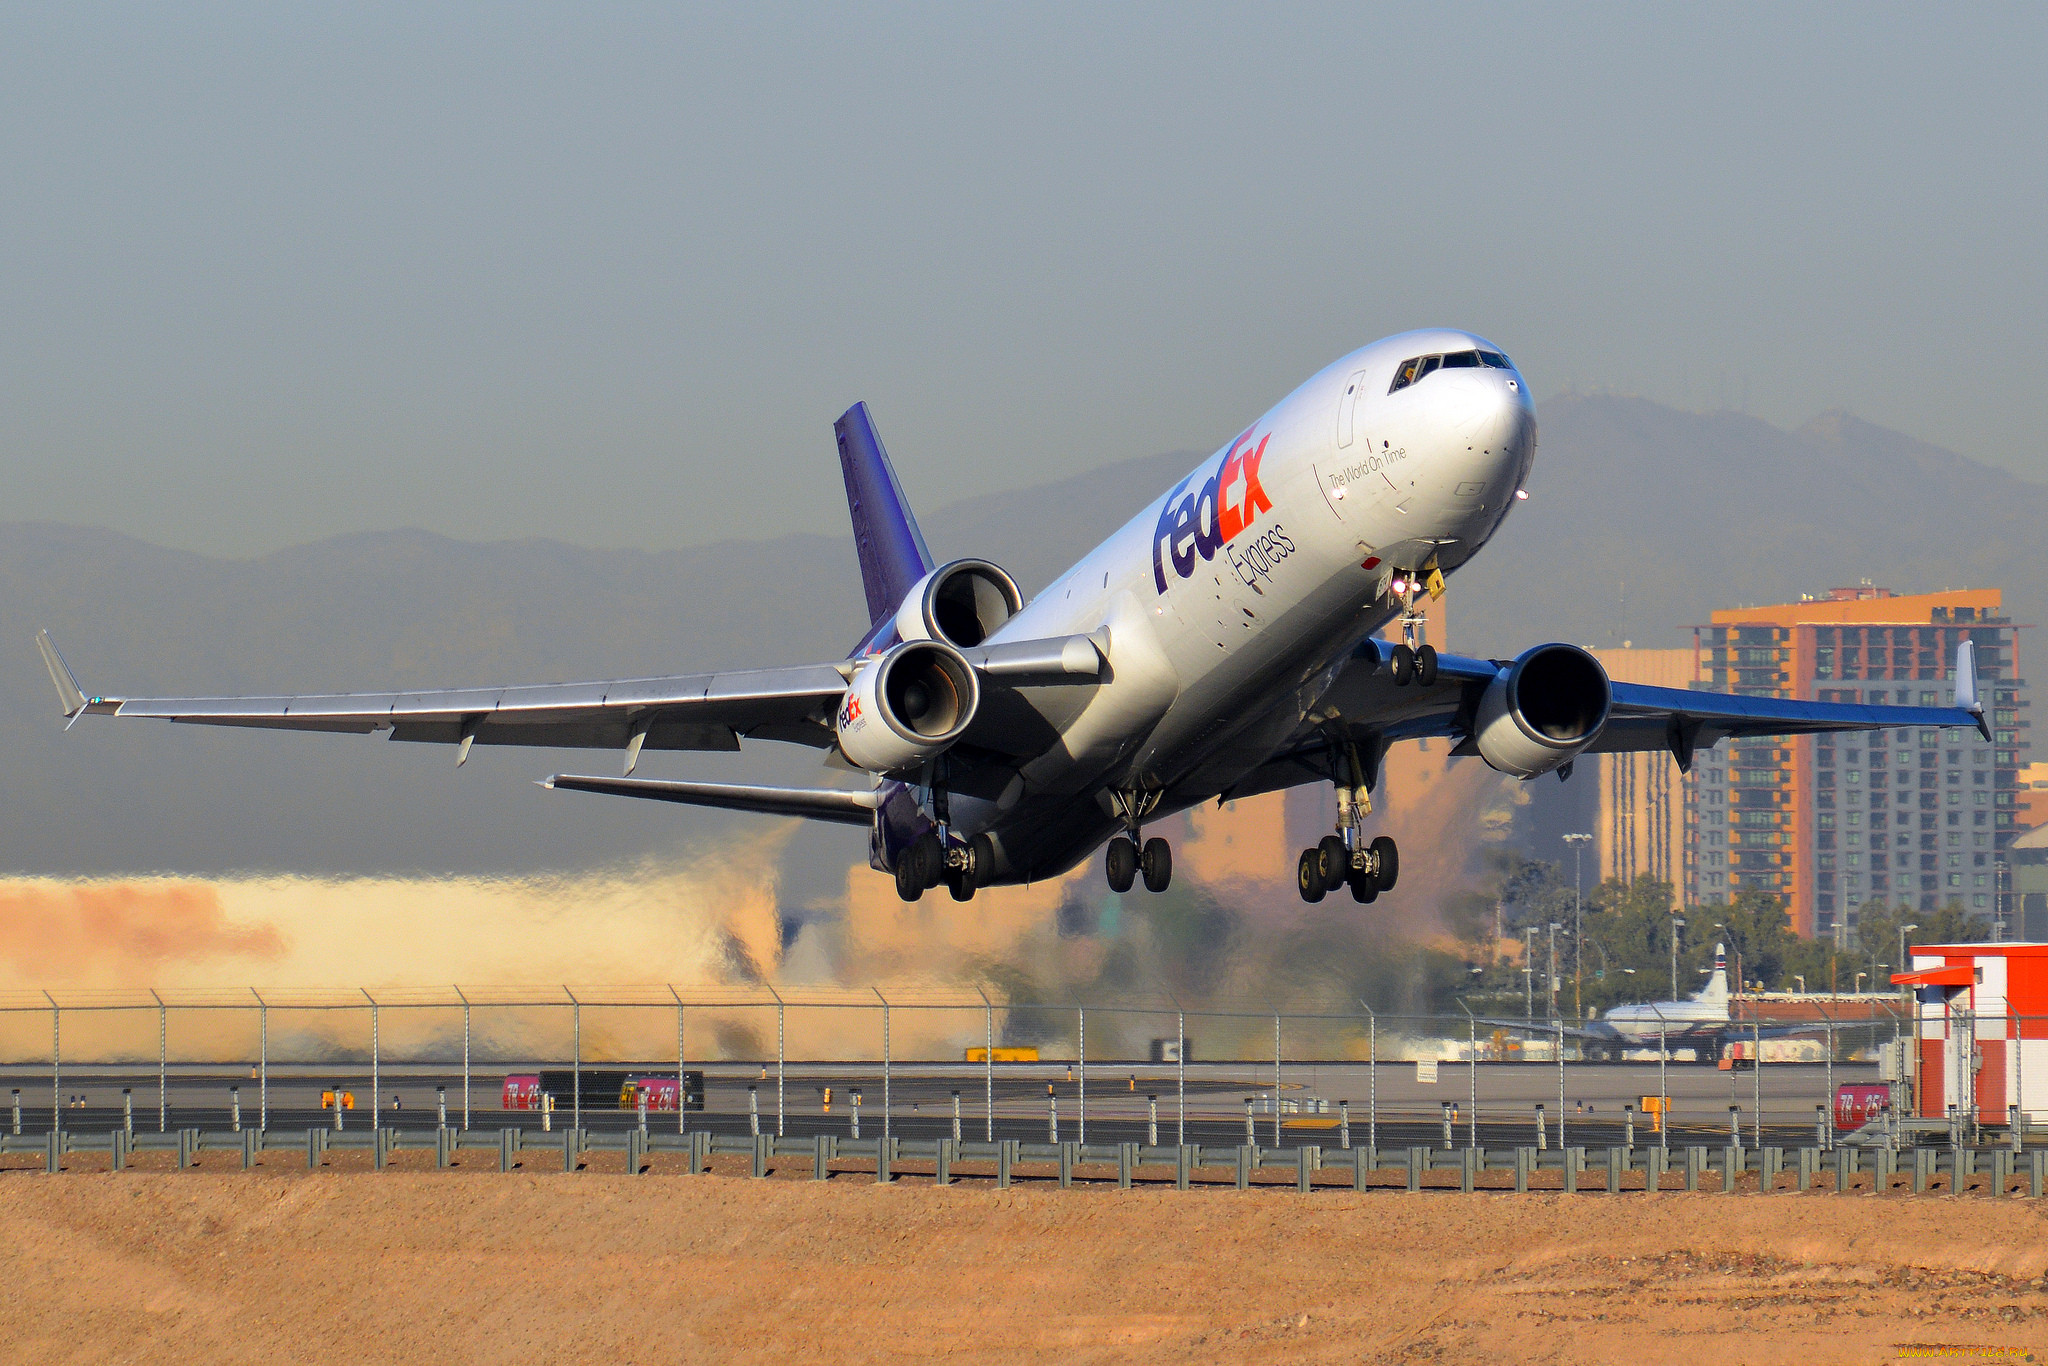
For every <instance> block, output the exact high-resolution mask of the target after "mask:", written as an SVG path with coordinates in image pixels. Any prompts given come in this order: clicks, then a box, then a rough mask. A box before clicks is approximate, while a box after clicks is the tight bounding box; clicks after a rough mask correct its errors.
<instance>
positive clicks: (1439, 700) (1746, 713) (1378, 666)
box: [1224, 640, 1991, 797]
mask: <svg viewBox="0 0 2048 1366" xmlns="http://www.w3.org/2000/svg"><path fill="white" fill-rule="evenodd" d="M1386 648H1387V647H1386V645H1385V644H1384V643H1383V642H1376V641H1371V640H1368V641H1366V642H1364V643H1363V644H1362V645H1360V646H1359V648H1358V650H1357V651H1355V652H1354V653H1353V654H1352V656H1351V657H1350V658H1349V659H1348V660H1346V661H1345V663H1344V665H1343V667H1341V668H1340V669H1339V670H1338V672H1337V674H1336V676H1335V678H1334V679H1333V680H1332V681H1331V683H1330V685H1329V687H1328V688H1327V690H1326V691H1324V692H1323V693H1322V695H1321V696H1320V698H1319V699H1318V700H1317V702H1316V705H1315V707H1314V708H1313V710H1312V711H1311V713H1310V715H1309V718H1308V720H1306V721H1305V722H1303V724H1302V726H1301V728H1300V729H1299V730H1298V731H1296V732H1295V734H1294V736H1293V738H1292V739H1291V740H1290V742H1289V743H1288V744H1286V745H1284V746H1282V747H1281V748H1280V750H1279V751H1278V752H1276V753H1275V754H1274V755H1273V757H1272V758H1270V759H1268V760H1267V761H1266V763H1264V764H1263V765H1261V766H1260V767H1259V768H1257V769H1255V770H1253V771H1252V772H1251V773H1249V774H1247V775H1245V777H1244V778H1243V779H1242V780H1240V781H1239V782H1238V783H1237V784H1235V785H1234V786H1233V787H1232V788H1231V789H1230V790H1229V791H1228V792H1226V793H1225V794H1224V796H1226V797H1248V796H1252V795H1255V794H1257V793H1260V792H1271V791H1274V790H1276V789H1279V788H1283V787H1292V786H1295V785H1296V784H1299V783H1306V782H1317V781H1328V780H1329V779H1330V778H1331V776H1332V774H1333V771H1334V770H1333V767H1332V764H1333V761H1334V748H1335V740H1334V737H1335V735H1336V734H1338V733H1341V732H1342V731H1343V730H1344V729H1348V730H1349V732H1350V734H1351V735H1352V737H1353V738H1354V740H1356V741H1360V742H1361V748H1363V747H1364V743H1363V742H1370V743H1371V744H1373V745H1377V746H1384V745H1385V744H1388V743H1391V742H1393V741H1396V740H1412V739H1424V738H1432V737H1441V738H1444V739H1449V740H1453V741H1455V742H1457V743H1456V745H1455V746H1454V748H1453V750H1452V753H1454V754H1471V753H1475V752H1476V751H1475V750H1473V749H1472V748H1471V747H1470V740H1471V728H1472V724H1473V722H1472V718H1473V715H1474V713H1475V712H1476V710H1477V708H1478V705H1479V698H1480V696H1481V695H1482V694H1483V693H1484V692H1485V690H1486V688H1487V687H1488V685H1490V684H1491V683H1492V682H1493V681H1494V680H1495V679H1496V678H1498V677H1500V676H1501V675H1502V674H1504V673H1505V672H1506V671H1507V669H1508V668H1509V666H1510V665H1511V663H1512V661H1509V660H1498V659H1475V658H1472V657H1470V656H1465V655H1450V654H1440V655H1438V656H1437V674H1436V681H1435V682H1434V683H1432V684H1430V685H1429V686H1427V687H1424V686H1422V685H1421V684H1419V683H1410V684H1408V685H1406V686H1400V685H1397V684H1395V682H1394V681H1393V679H1392V677H1391V676H1390V671H1389V670H1388V669H1386V668H1385V667H1384V666H1383V664H1382V659H1383V652H1384V651H1385V649H1386ZM1609 686H1610V687H1612V689H1613V695H1614V705H1613V709H1612V710H1611V712H1610V713H1609V715H1608V720H1607V724H1606V726H1605V727H1603V728H1602V730H1601V732H1600V734H1599V736H1598V737H1596V738H1595V739H1594V741H1593V743H1592V744H1591V745H1589V746H1588V747H1587V748H1586V750H1585V751H1584V752H1585V753H1589V754H1600V753H1621V752H1628V751H1646V750H1659V749H1662V750H1669V751H1670V752H1671V756H1672V758H1674V759H1675V760H1677V761H1678V766H1679V769H1680V770H1681V771H1685V770H1689V769H1690V768H1691V766H1692V757H1693V754H1694V753H1695V752H1696V751H1698V750H1701V749H1709V748H1712V747H1713V746H1714V745H1716V744H1718V743H1719V742H1720V741H1722V740H1724V739H1729V738H1731V737H1744V736H1756V735H1809V734H1814V733H1817V732H1822V731H1865V730H1885V729H1891V728H1900V727H1926V728H1929V729H1932V728H1934V727H1937V726H1940V727H1957V728H1960V727H1965V726H1967V727H1969V728H1970V729H1972V730H1975V731H1977V732H1978V733H1979V734H1980V735H1982V736H1983V737H1984V738H1985V739H1986V740H1989V739H1990V738H1991V732H1990V727H1989V726H1988V725H1987V724H1986V722H1985V719H1984V710H1983V704H1982V701H1981V699H1980V698H1979V696H1978V691H1977V668H1976V650H1975V647H1974V646H1973V645H1972V644H1971V642H1969V641H1964V642H1962V643H1961V644H1960V645H1958V646H1957V647H1956V668H1955V695H1956V704H1957V705H1955V706H1952V707H1900V706H1872V705H1866V704H1863V703H1857V702H1808V701H1802V700H1799V699H1796V698H1781V697H1757V696H1742V695H1737V694H1734V693H1718V692H1702V691H1695V690H1692V689H1686V688H1656V687H1650V686H1648V685H1647V684H1642V683H1620V682H1611V683H1610V685H1609Z"/></svg>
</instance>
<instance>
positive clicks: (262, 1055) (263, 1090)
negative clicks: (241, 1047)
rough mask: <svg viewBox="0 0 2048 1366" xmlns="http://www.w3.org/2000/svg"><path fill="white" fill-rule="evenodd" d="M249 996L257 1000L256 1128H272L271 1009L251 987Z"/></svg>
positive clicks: (260, 994)
mask: <svg viewBox="0 0 2048 1366" xmlns="http://www.w3.org/2000/svg"><path fill="white" fill-rule="evenodd" d="M249 994H250V995H251V996H254V997H255V998H256V1075H257V1078H258V1080H257V1083H256V1127H257V1128H258V1129H268V1128H269V1127H270V1007H269V1006H268V1005H266V1004H264V1001H263V996H262V993H260V992H258V991H257V990H256V988H254V987H250V988H249Z"/></svg>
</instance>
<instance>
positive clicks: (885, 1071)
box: [870, 987, 889, 1144]
mask: <svg viewBox="0 0 2048 1366" xmlns="http://www.w3.org/2000/svg"><path fill="white" fill-rule="evenodd" d="M870 990H872V991H873V992H874V993H875V999H876V1000H878V1001H880V1002H881V1003H882V1142H883V1143H884V1144H886V1143H888V1141H889V998H888V997H886V996H884V995H883V994H882V989H881V988H880V987H872V988H870Z"/></svg>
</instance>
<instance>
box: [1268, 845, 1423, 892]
mask: <svg viewBox="0 0 2048 1366" xmlns="http://www.w3.org/2000/svg"><path fill="white" fill-rule="evenodd" d="M1400 875H1401V851H1400V849H1399V847H1398V846H1396V845H1395V843H1394V841H1393V838H1392V837H1391V836H1388V835H1381V836H1379V837H1378V838H1376V839H1375V840H1373V842H1372V843H1371V844H1369V845H1367V846H1366V847H1365V848H1363V849H1353V848H1352V847H1351V846H1349V845H1347V844H1346V843H1345V842H1344V840H1343V837H1342V836H1339V835H1325V836H1323V838H1322V842H1321V843H1320V844H1318V845H1316V847H1315V848H1313V849H1304V850H1302V851H1301V861H1300V862H1299V863H1298V864H1296V865H1295V870H1294V885H1295V887H1296V889H1297V890H1299V891H1300V892H1301V899H1302V900H1303V901H1311V902H1313V901H1321V900H1322V899H1323V898H1324V897H1325V896H1327V895H1328V894H1329V893H1331V892H1334V891H1336V890H1337V889H1338V888H1339V887H1344V886H1349V887H1350V888H1351V899H1352V900H1353V901H1377V900H1379V895H1380V893H1381V892H1391V891H1393V890H1394V883H1395V881H1396V879H1398V878H1399V877H1400Z"/></svg>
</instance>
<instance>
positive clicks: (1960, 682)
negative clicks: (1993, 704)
mask: <svg viewBox="0 0 2048 1366" xmlns="http://www.w3.org/2000/svg"><path fill="white" fill-rule="evenodd" d="M1956 706H1958V707H1960V708H1962V709H1963V710H1964V711H1966V712H1968V713H1970V715H1972V716H1974V717H1976V718H1977V733H1978V734H1979V735H1981V736H1983V737H1984V738H1985V740H1987V741H1989V740H1990V739H1991V727H1990V725H1989V724H1987V723H1986V722H1985V720H1984V698H1983V697H1982V696H1981V695H1980V694H1979V693H1978V691H1977V643H1976V642H1975V641H1973V640H1964V641H1959V642H1958V643H1957V645H1956Z"/></svg>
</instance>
